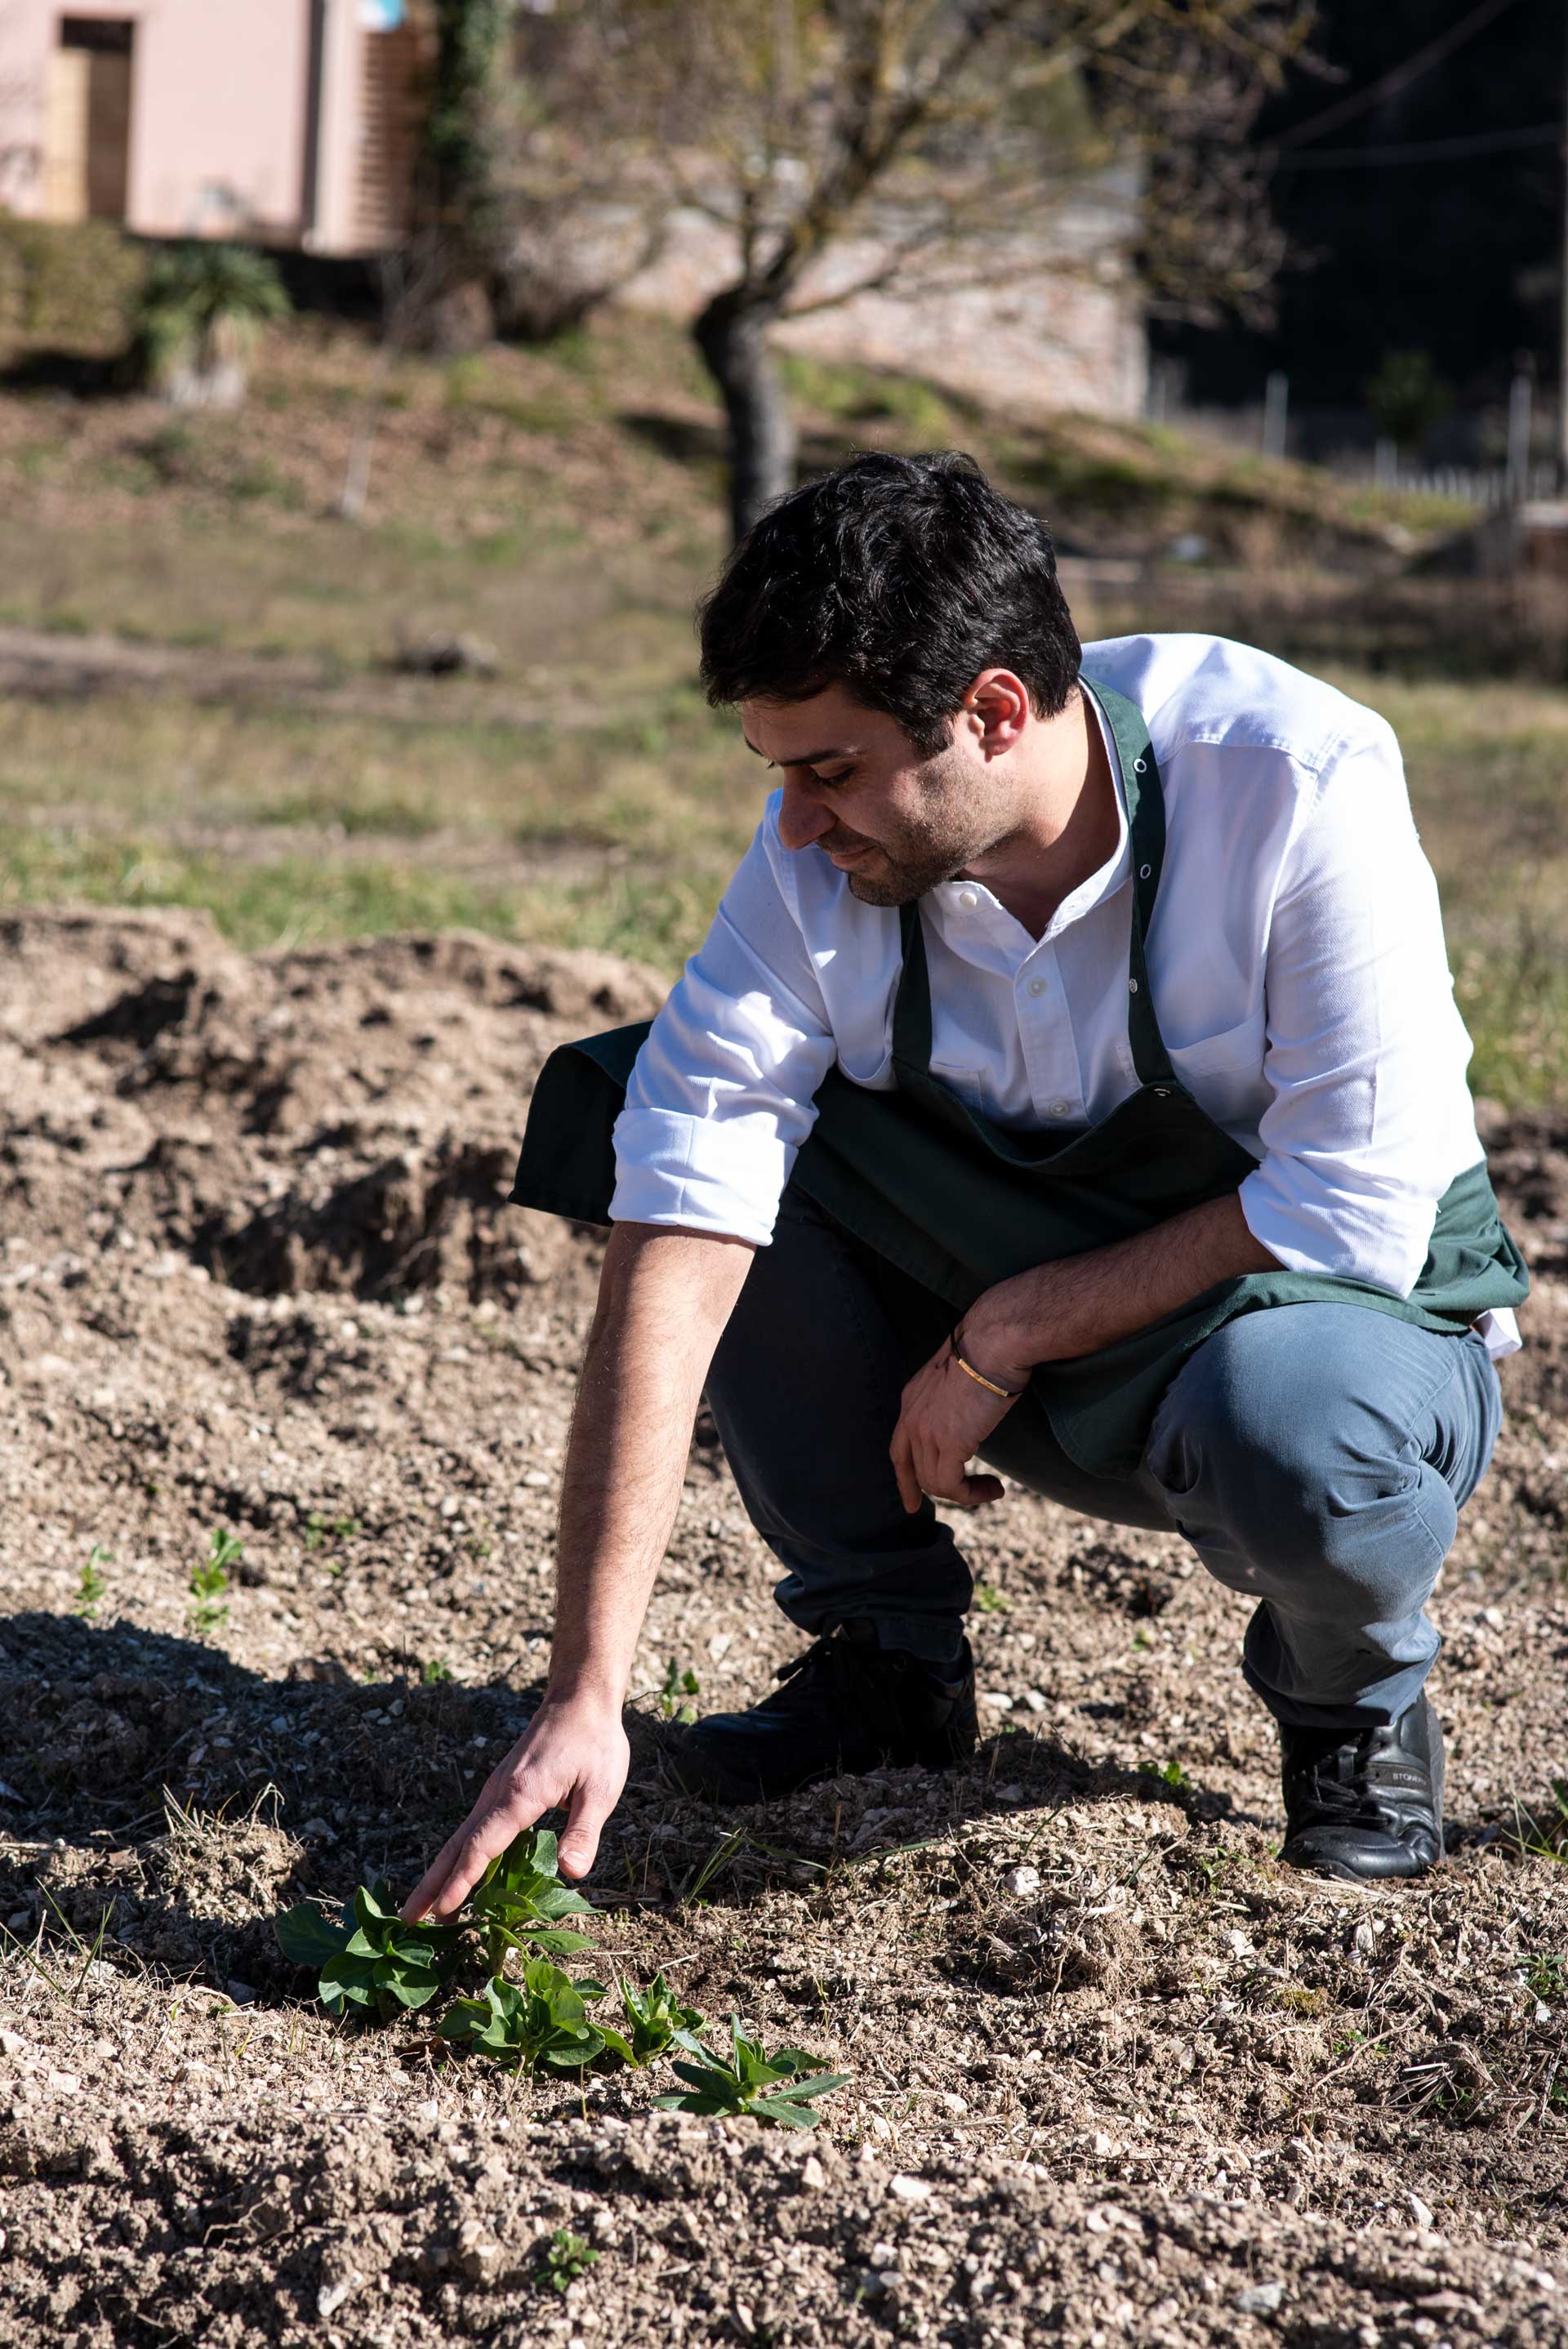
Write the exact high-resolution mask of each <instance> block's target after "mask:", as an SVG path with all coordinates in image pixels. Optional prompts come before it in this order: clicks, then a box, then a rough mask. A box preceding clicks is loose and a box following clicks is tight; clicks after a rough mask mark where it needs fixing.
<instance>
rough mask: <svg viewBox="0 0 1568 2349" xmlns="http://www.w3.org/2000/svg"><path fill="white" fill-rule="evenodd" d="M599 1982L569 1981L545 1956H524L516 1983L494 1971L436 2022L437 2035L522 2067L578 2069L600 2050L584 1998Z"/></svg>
mask: <svg viewBox="0 0 1568 2349" xmlns="http://www.w3.org/2000/svg"><path fill="white" fill-rule="evenodd" d="M603 1995H604V1985H603V1982H573V1979H572V1977H571V1975H570V1974H564V1973H562V1971H561V1968H560V1967H559V1966H552V1964H551V1962H550V1960H549V1959H548V1958H530V1959H529V1960H528V1961H527V1963H526V1964H525V1965H524V1967H523V1969H522V1980H521V1982H507V1981H506V1980H505V1979H504V1978H503V1977H502V1976H500V1975H499V1974H498V1975H496V1976H495V1977H494V1978H493V1979H492V1980H490V1982H486V1984H485V1986H484V1989H483V1990H482V1991H481V1992H480V1995H479V1997H478V1998H459V2000H458V2001H457V2002H456V2003H455V2005H453V2006H451V2007H449V2009H448V2011H447V2013H445V2014H444V2015H443V2016H442V2017H441V2020H440V2022H439V2023H438V2024H437V2026H436V2027H437V2029H438V2032H439V2033H440V2035H441V2037H442V2038H443V2039H449V2040H452V2041H453V2042H454V2043H455V2044H457V2045H459V2046H463V2047H477V2048H480V2049H482V2051H483V2052H484V2054H487V2055H493V2056H494V2057H495V2059H496V2061H497V2062H498V2063H500V2064H511V2065H515V2066H516V2067H517V2068H518V2069H519V2070H521V2071H524V2072H581V2071H583V2069H584V2068H585V2066H586V2065H588V2064H592V2063H593V2059H594V2057H595V2056H596V2055H602V2054H603V2053H604V2037H603V2033H602V2032H600V2031H596V2030H595V2029H594V2027H593V2024H592V2023H590V2022H589V2020H588V2010H587V2006H586V2003H585V2002H586V2001H587V2000H589V1999H591V1998H603Z"/></svg>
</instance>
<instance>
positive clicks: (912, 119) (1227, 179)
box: [577, 0, 1315, 533]
mask: <svg viewBox="0 0 1568 2349" xmlns="http://www.w3.org/2000/svg"><path fill="white" fill-rule="evenodd" d="M1314 5H1315V0H682V5H681V6H680V7H679V8H678V9H673V8H670V7H669V6H668V5H667V0H579V8H578V12H577V13H578V15H579V16H582V15H583V14H584V13H591V12H592V11H593V9H595V8H601V9H603V10H606V11H608V12H609V14H610V15H611V16H614V19H615V20H616V22H617V24H618V26H619V27H620V33H621V37H622V39H623V41H624V43H625V45H626V47H627V52H628V59H629V62H630V63H632V64H634V71H635V76H636V80H635V95H636V98H637V103H638V105H639V106H640V108H641V109H643V112H644V117H645V119H647V118H648V117H649V116H650V115H651V114H657V116H658V117H659V118H660V119H661V120H662V122H663V124H664V126H665V133H664V139H663V143H662V146H661V148H660V150H659V153H658V158H657V160H658V165H659V168H660V170H661V171H662V172H663V174H664V175H665V177H666V179H667V181H668V183H669V185H670V187H671V189H672V190H673V191H674V192H675V193H676V195H677V196H678V198H679V199H680V200H681V201H682V202H686V204H689V205H692V206H695V207H696V209H697V210H699V211H700V212H704V213H706V214H707V217H708V218H709V219H710V220H711V221H713V222H717V223H718V224H719V225H720V226H721V227H722V228H723V229H724V230H725V232H726V233H727V236H728V237H729V238H730V239H731V240H732V249H733V254H734V269H733V274H731V276H730V277H729V279H728V281H727V283H726V284H725V285H723V286H721V287H720V288H719V290H718V291H717V293H715V294H714V295H713V296H712V298H711V299H710V300H709V301H708V302H707V304H706V305H705V307H704V308H703V310H702V312H701V315H700V316H698V318H697V319H696V323H695V326H694V329H693V331H694V334H695V336H696V344H697V347H698V349H699V350H700V351H701V353H702V356H703V357H704V359H705V361H706V362H707V367H708V369H709V371H710V373H711V374H712V376H713V378H714V380H715V382H716V384H717V387H718V390H719V394H720V397H721V398H722V399H723V402H724V408H725V413H726V418H727V424H728V434H729V454H730V505H731V520H732V523H733V526H734V528H735V530H736V532H737V533H740V532H742V531H744V530H745V529H747V528H748V526H749V524H750V523H751V522H752V521H753V520H754V519H755V517H756V515H757V514H758V512H759V511H760V510H761V508H762V507H763V506H764V505H765V504H767V503H768V502H769V500H770V499H771V498H773V497H776V496H777V495H779V493H780V492H782V491H783V490H785V489H787V488H788V487H789V486H790V483H791V481H792V480H793V477H794V461H795V433H794V427H793V420H792V418H791V416H790V413H789V403H788V400H787V398H786V397H785V394H784V391H783V388H782V385H781V382H780V378H779V371H778V367H777V365H776V362H775V357H774V354H773V349H772V344H771V336H772V331H773V329H774V327H775V326H776V325H777V324H778V323H779V321H780V320H782V319H786V318H791V317H799V316H803V315H805V314H807V313H809V312H810V311H812V310H815V309H820V308H822V307H824V306H827V305H830V304H837V303H841V302H845V301H849V300H851V299H852V298H853V297H854V296H855V295H858V294H861V293H862V292H866V291H868V290H872V289H875V290H878V291H882V290H888V289H894V288H899V289H903V290H904V291H917V290H921V289H925V288H930V287H932V286H934V285H937V284H939V283H940V282H941V281H942V278H943V276H944V273H946V274H949V275H951V274H952V273H953V272H954V270H956V271H958V272H960V273H964V272H971V271H973V270H974V269H975V268H979V269H981V270H985V269H993V270H995V272H997V273H998V274H1004V273H1006V272H1013V273H1016V271H1017V270H1019V269H1020V268H1022V267H1026V266H1031V265H1033V266H1037V267H1039V268H1041V269H1042V270H1045V269H1049V270H1052V271H1057V272H1061V271H1070V270H1071V269H1072V268H1073V267H1074V266H1079V265H1081V266H1085V267H1095V268H1101V267H1103V265H1104V256H1103V254H1100V255H1094V254H1082V255H1080V256H1078V257H1077V258H1075V256H1074V254H1072V252H1071V251H1070V249H1068V250H1063V249H1060V248H1059V247H1058V248H1057V249H1056V250H1054V251H1053V250H1052V249H1051V236H1050V232H1051V227H1052V223H1053V221H1054V220H1055V219H1057V217H1059V215H1060V213H1061V212H1062V210H1063V207H1064V206H1065V205H1066V203H1067V202H1068V200H1069V199H1070V198H1071V197H1073V196H1074V195H1075V194H1078V193H1079V192H1081V191H1082V190H1083V188H1084V186H1085V184H1086V181H1090V180H1092V178H1093V176H1094V175H1095V174H1096V173H1098V172H1103V171H1106V170H1107V169H1108V168H1109V166H1110V165H1111V164H1113V163H1115V162H1117V161H1125V162H1128V163H1130V164H1132V165H1135V166H1136V168H1137V170H1138V171H1140V172H1141V173H1142V175H1143V183H1144V185H1145V187H1146V189H1147V191H1148V195H1149V199H1150V201H1149V202H1147V203H1146V205H1145V207H1144V217H1145V223H1146V224H1145V228H1144V231H1143V233H1142V234H1141V236H1140V239H1139V240H1138V242H1139V245H1140V252H1139V255H1138V257H1139V258H1140V261H1141V263H1142V265H1143V268H1144V271H1145V274H1146V275H1147V277H1148V280H1149V282H1150V287H1151V289H1152V290H1153V292H1154V293H1155V295H1157V298H1158V299H1159V300H1160V301H1161V303H1162V304H1164V305H1173V304H1176V303H1178V302H1182V301H1184V302H1187V303H1189V304H1196V305H1202V304H1210V305H1217V304H1221V303H1231V302H1235V301H1238V300H1239V301H1243V302H1249V301H1255V300H1257V299H1258V298H1260V297H1261V294H1262V290H1263V289H1264V287H1265V286H1266V285H1267V283H1268V281H1269V279H1270V278H1271V276H1272V274H1273V273H1274V269H1275V268H1277V266H1278V263H1279V258H1280V255H1279V249H1278V243H1277V240H1275V239H1274V237H1273V235H1272V232H1271V231H1270V230H1269V227H1268V223H1267V214H1266V210H1265V209H1264V207H1263V206H1262V205H1261V203H1260V202H1258V200H1257V188H1256V184H1255V179H1254V177H1253V175H1252V174H1250V173H1249V171H1247V170H1246V169H1245V167H1244V166H1243V163H1242V162H1241V161H1240V160H1238V159H1239V157H1240V153H1241V135H1242V133H1243V131H1244V129H1245V128H1246V126H1247V124H1248V123H1249V122H1250V121H1251V119H1252V117H1253V114H1254V113H1255V111H1256V109H1257V108H1258V106H1259V104H1260V103H1261V101H1262V98H1263V97H1264V95H1265V94H1266V92H1267V91H1268V90H1269V89H1270V88H1273V87H1274V86H1276V85H1277V83H1278V80H1279V78H1280V77H1281V75H1282V74H1283V72H1284V68H1285V67H1286V65H1287V64H1288V63H1289V62H1291V61H1292V60H1293V59H1295V58H1297V57H1300V56H1301V54H1302V53H1303V50H1304V47H1305V40H1306V37H1307V35H1308V32H1309V29H1310V25H1311V21H1312V17H1313V15H1314ZM643 152H644V153H645V154H646V153H647V149H646V148H645V149H644V150H643ZM1009 239H1011V240H1012V242H1011V243H1009ZM851 243H852V244H853V246H854V248H855V250H856V251H857V252H862V251H863V254H864V266H863V267H861V268H849V269H846V268H844V267H842V266H836V265H835V264H837V263H840V262H841V260H842V258H843V256H844V254H846V252H847V251H848V250H849V249H850V247H851ZM1030 254H1033V256H1034V259H1033V261H1032V262H1031V261H1030V260H1029V258H1028V255H1030Z"/></svg>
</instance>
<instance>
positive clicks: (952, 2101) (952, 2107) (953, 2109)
mask: <svg viewBox="0 0 1568 2349" xmlns="http://www.w3.org/2000/svg"><path fill="white" fill-rule="evenodd" d="M936 2101H937V2103H938V2104H939V2105H940V2106H942V2109H943V2111H944V2113H951V2114H952V2115H953V2117H954V2120H962V2119H963V2117H964V2116H965V2113H966V2112H967V2111H968V2110H969V2107H968V2106H967V2105H966V2104H965V2101H964V2099H963V2097H962V2096H955V2095H954V2093H953V2091H952V2089H951V2088H944V2089H943V2090H941V2092H940V2093H939V2095H938V2096H937V2098H936Z"/></svg>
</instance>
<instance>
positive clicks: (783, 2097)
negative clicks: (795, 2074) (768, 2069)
mask: <svg viewBox="0 0 1568 2349" xmlns="http://www.w3.org/2000/svg"><path fill="white" fill-rule="evenodd" d="M852 2076H853V2075H852V2074H851V2073H849V2072H814V2073H812V2075H810V2078H809V2079H805V2080H791V2081H790V2083H789V2085H788V2087H783V2088H774V2089H772V2090H771V2091H770V2092H769V2098H768V2101H769V2104H804V2103H806V2102H807V2100H808V2099H809V2098H810V2097H812V2096H825V2095H828V2094H829V2092H830V2090H831V2089H833V2088H845V2087H848V2085H849V2084H850V2081H851V2078H852Z"/></svg>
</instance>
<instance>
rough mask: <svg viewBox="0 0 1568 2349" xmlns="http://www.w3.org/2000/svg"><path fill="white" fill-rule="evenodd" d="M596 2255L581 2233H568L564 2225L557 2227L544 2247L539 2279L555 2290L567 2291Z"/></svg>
mask: <svg viewBox="0 0 1568 2349" xmlns="http://www.w3.org/2000/svg"><path fill="white" fill-rule="evenodd" d="M598 2257H599V2254H598V2252H597V2251H590V2250H589V2248H588V2245H587V2243H586V2241H585V2240H583V2237H582V2236H581V2235H572V2234H568V2232H567V2230H566V2229H565V2228H564V2227H557V2229H556V2230H555V2232H554V2234H553V2235H552V2237H551V2238H550V2240H549V2242H548V2243H546V2245H545V2247H544V2265H543V2266H542V2268H541V2269H540V2271H539V2281H540V2282H541V2283H547V2284H549V2285H550V2286H551V2287H552V2289H553V2290H554V2291H556V2292H568V2291H570V2290H571V2288H572V2286H573V2284H574V2283H575V2282H576V2281H577V2279H578V2277H579V2276H580V2275H586V2274H587V2272H588V2271H589V2269H590V2268H591V2267H593V2266H594V2265H595V2263H596V2262H597V2261H598Z"/></svg>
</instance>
